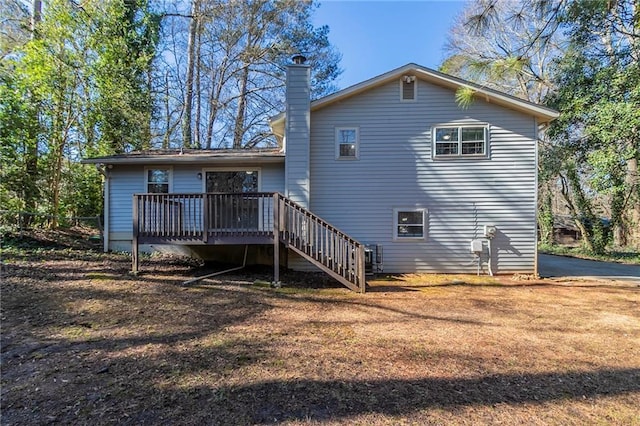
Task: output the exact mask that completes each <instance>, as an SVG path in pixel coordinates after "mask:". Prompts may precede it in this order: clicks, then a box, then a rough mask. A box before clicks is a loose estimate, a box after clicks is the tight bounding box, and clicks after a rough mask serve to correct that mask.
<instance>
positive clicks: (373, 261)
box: [364, 244, 382, 275]
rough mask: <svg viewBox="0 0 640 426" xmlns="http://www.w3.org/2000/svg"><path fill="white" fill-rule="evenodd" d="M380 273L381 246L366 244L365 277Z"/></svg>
mask: <svg viewBox="0 0 640 426" xmlns="http://www.w3.org/2000/svg"><path fill="white" fill-rule="evenodd" d="M381 272H382V245H381V244H366V245H365V246H364V273H365V274H367V275H373V274H379V273H381Z"/></svg>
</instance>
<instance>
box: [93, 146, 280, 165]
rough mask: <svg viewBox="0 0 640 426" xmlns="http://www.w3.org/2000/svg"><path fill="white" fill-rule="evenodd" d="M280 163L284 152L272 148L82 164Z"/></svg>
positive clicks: (136, 154)
mask: <svg viewBox="0 0 640 426" xmlns="http://www.w3.org/2000/svg"><path fill="white" fill-rule="evenodd" d="M249 161H251V162H256V163H282V162H284V152H282V151H281V150H280V148H275V149H271V148H269V149H158V150H148V151H133V152H128V153H125V154H117V155H109V156H106V157H93V158H87V159H84V160H82V162H83V163H85V164H176V163H189V164H201V163H218V164H220V163H237V162H243V163H246V162H249Z"/></svg>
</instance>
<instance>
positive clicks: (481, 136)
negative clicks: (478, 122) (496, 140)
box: [433, 126, 488, 158]
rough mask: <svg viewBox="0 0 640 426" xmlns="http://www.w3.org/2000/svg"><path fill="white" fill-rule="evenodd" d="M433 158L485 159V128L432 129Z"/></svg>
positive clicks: (442, 127)
mask: <svg viewBox="0 0 640 426" xmlns="http://www.w3.org/2000/svg"><path fill="white" fill-rule="evenodd" d="M433 134H434V158H457V157H486V156H487V151H488V150H487V145H488V144H487V134H488V131H487V127H486V126H438V127H435V128H434V129H433Z"/></svg>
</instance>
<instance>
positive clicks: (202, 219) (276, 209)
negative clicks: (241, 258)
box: [131, 192, 366, 293]
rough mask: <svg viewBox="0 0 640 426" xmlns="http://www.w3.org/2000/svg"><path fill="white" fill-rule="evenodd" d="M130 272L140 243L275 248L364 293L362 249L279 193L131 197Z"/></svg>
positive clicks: (276, 252)
mask: <svg viewBox="0 0 640 426" xmlns="http://www.w3.org/2000/svg"><path fill="white" fill-rule="evenodd" d="M132 243H133V244H132V250H131V260H132V270H133V272H137V271H138V249H139V244H181V245H223V244H273V248H274V256H273V260H274V281H279V257H280V256H279V250H280V244H283V245H284V246H285V247H286V248H288V249H290V250H291V251H293V252H295V253H297V254H299V255H300V256H302V257H303V258H304V259H306V260H307V261H309V262H310V263H311V264H313V265H315V266H316V267H317V268H318V269H320V270H321V271H323V272H325V273H327V274H328V275H330V276H331V277H333V278H334V279H336V280H337V281H339V282H340V283H342V284H343V285H345V286H346V287H348V288H349V289H351V290H353V291H357V292H361V293H364V292H365V286H366V283H365V272H364V249H365V247H364V245H363V244H362V243H360V242H358V241H356V240H355V239H353V238H351V237H350V236H349V235H347V234H345V233H344V232H342V231H340V230H339V229H337V228H336V227H334V226H332V225H331V224H329V223H328V222H326V221H325V220H323V219H322V218H320V217H319V216H317V215H315V214H313V213H312V212H311V211H309V210H308V209H306V208H304V207H302V206H301V205H299V204H297V203H295V202H294V201H292V200H291V199H289V198H287V197H285V196H284V195H282V194H280V193H278V192H271V193H266V192H260V193H235V194H230V193H204V194H176V193H172V194H135V195H134V196H133V241H132Z"/></svg>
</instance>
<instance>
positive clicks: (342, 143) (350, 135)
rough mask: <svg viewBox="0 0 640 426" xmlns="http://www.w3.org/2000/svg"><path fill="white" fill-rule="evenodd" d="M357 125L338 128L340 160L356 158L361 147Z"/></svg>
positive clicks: (337, 156) (337, 149) (337, 142)
mask: <svg viewBox="0 0 640 426" xmlns="http://www.w3.org/2000/svg"><path fill="white" fill-rule="evenodd" d="M358 133H359V132H358V128H357V127H337V128H336V158H337V159H339V160H355V159H357V158H358V152H359V149H360V147H359V146H358V145H359V143H360V141H359V135H358Z"/></svg>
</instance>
